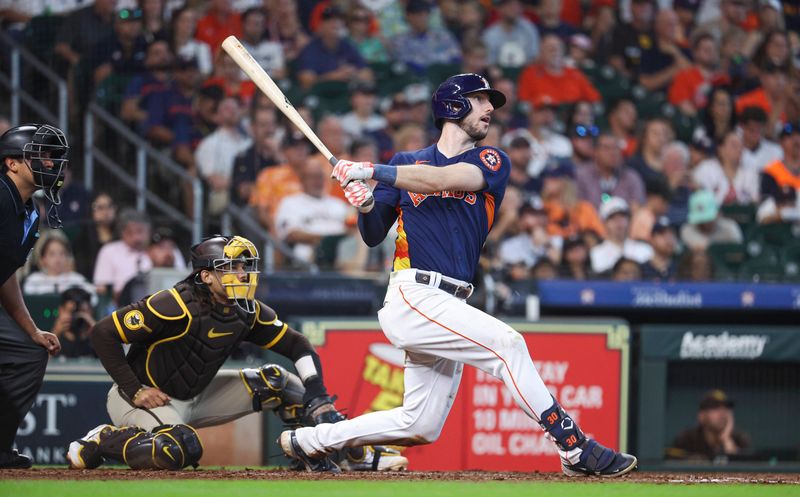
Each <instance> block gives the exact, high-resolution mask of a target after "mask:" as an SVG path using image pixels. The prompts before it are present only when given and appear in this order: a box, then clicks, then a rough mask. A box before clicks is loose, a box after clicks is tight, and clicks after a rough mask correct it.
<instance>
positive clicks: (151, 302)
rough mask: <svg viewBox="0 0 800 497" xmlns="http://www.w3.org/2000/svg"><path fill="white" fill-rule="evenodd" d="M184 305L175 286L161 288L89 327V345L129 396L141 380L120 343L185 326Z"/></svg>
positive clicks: (141, 340)
mask: <svg viewBox="0 0 800 497" xmlns="http://www.w3.org/2000/svg"><path fill="white" fill-rule="evenodd" d="M187 314H188V310H187V309H186V307H185V305H184V304H183V301H182V300H181V299H180V297H179V296H178V294H177V292H176V291H175V289H170V290H162V291H160V292H158V293H154V294H153V295H151V296H149V297H146V298H144V299H142V300H140V301H138V302H135V303H133V304H130V305H127V306H125V307H122V308H120V309H117V310H116V311H114V312H112V313H111V315H109V316H106V317H105V318H103V319H101V320H100V321H99V322H98V323H97V324H96V325H95V326H94V328H93V329H92V334H91V337H92V345H93V346H94V350H95V352H96V353H97V357H99V358H100V362H101V363H102V364H103V367H104V368H106V371H107V372H108V374H109V376H111V379H112V380H114V383H116V384H117V386H119V388H120V389H121V390H122V391H123V392H124V393H125V394H126V395H127V396H128V397H130V398H133V396H134V395H135V394H136V392H137V391H139V389H140V388H141V387H142V381H141V380H140V379H139V378H138V377H137V376H136V374H135V373H134V372H133V369H131V367H130V365H129V364H128V361H127V360H126V359H125V352H124V350H123V348H122V344H123V343H135V342H136V343H145V344H147V343H153V342H155V341H157V340H159V339H161V338H164V336H169V334H170V333H174V332H175V330H178V329H180V330H182V329H183V328H185V323H186V315H187Z"/></svg>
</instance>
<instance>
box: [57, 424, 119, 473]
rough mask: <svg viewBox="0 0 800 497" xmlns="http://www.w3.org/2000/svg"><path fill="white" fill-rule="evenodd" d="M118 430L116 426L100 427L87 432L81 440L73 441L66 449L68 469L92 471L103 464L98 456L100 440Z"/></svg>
mask: <svg viewBox="0 0 800 497" xmlns="http://www.w3.org/2000/svg"><path fill="white" fill-rule="evenodd" d="M116 430H118V428H117V427H116V426H112V425H100V426H97V427H96V428H93V429H91V430H89V433H87V434H86V435H84V436H83V437H82V438H79V439H78V440H75V441H74V442H72V443H71V444H69V447H68V448H67V462H69V467H70V469H94V468H96V467H98V466H100V465H101V464H103V462H104V459H103V456H102V455H101V454H100V438H101V437H106V436H108V435H109V434H111V433H112V432H114V431H116Z"/></svg>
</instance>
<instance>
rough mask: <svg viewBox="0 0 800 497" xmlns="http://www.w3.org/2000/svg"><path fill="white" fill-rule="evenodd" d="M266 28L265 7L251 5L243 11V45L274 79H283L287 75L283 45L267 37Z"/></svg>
mask: <svg viewBox="0 0 800 497" xmlns="http://www.w3.org/2000/svg"><path fill="white" fill-rule="evenodd" d="M266 29H267V18H266V15H265V13H264V10H263V9H261V8H260V7H251V8H249V9H247V10H245V11H244V12H243V13H242V45H243V46H244V47H245V48H246V49H247V51H248V52H250V55H252V56H253V58H254V59H256V62H258V65H260V66H261V67H263V68H264V70H265V71H267V73H268V74H269V75H270V77H272V79H275V80H278V79H282V78H283V77H284V76H286V65H285V62H284V58H283V45H281V44H280V42H277V41H273V40H269V39H265V38H264V34H265V32H266Z"/></svg>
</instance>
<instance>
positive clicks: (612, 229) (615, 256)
mask: <svg viewBox="0 0 800 497" xmlns="http://www.w3.org/2000/svg"><path fill="white" fill-rule="evenodd" d="M600 218H601V219H602V220H603V222H604V223H605V228H606V238H605V240H604V241H603V242H602V243H600V244H599V245H595V246H594V247H592V249H591V251H590V252H589V254H590V257H591V260H592V271H594V272H595V273H597V274H602V273H606V272H608V271H609V270H611V269H613V268H614V265H615V264H616V263H617V261H618V260H620V259H621V258H623V257H624V258H626V259H631V260H633V261H635V262H637V263H638V264H644V263H645V262H647V261H649V260H650V258H651V257H653V249H652V248H651V247H650V245H648V244H646V243H643V242H638V241H636V240H632V239H631V238H630V237H629V236H628V226H629V221H630V209H629V208H628V203H627V202H626V201H625V199H623V198H621V197H611V198H609V199H608V200H606V201H605V202H604V203H603V205H601V206H600Z"/></svg>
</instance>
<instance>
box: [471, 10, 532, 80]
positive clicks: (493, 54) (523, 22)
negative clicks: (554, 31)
mask: <svg viewBox="0 0 800 497" xmlns="http://www.w3.org/2000/svg"><path fill="white" fill-rule="evenodd" d="M492 4H493V5H494V7H495V9H496V10H497V12H498V13H499V15H500V19H499V20H498V21H497V22H495V23H494V24H492V25H491V26H489V27H488V28H487V29H486V30H485V31H484V32H483V43H484V44H485V45H486V47H487V48H488V49H489V64H492V65H499V66H505V67H523V66H525V65H527V64H528V63H530V62H532V61H533V60H534V59H536V57H537V56H538V55H539V31H538V30H537V29H536V25H535V24H533V23H532V22H531V21H529V20H528V19H526V18H525V16H524V15H523V11H522V3H521V2H520V1H519V0H493V1H492Z"/></svg>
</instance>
